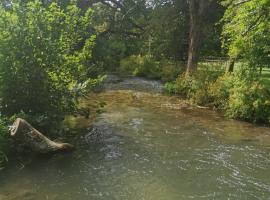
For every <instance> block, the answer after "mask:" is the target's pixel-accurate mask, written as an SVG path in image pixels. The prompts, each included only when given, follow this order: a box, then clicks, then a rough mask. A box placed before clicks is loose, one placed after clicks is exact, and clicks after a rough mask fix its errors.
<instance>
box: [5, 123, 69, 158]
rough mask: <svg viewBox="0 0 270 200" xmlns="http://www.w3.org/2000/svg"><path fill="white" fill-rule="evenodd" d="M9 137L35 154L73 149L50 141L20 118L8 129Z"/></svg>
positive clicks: (67, 145)
mask: <svg viewBox="0 0 270 200" xmlns="http://www.w3.org/2000/svg"><path fill="white" fill-rule="evenodd" d="M10 135H11V136H12V137H13V138H14V139H15V140H16V141H18V142H19V143H20V144H21V145H23V146H26V147H28V148H30V149H31V150H32V151H34V152H36V153H49V152H54V151H61V150H71V149H73V148H74V146H73V145H71V144H68V143H58V142H54V141H52V140H50V139H49V138H47V137H46V136H45V135H43V134H42V133H40V132H39V131H38V130H36V129H35V128H34V127H33V126H31V125H30V124H29V123H28V122H27V121H26V120H24V119H21V118H17V119H16V120H15V122H14V123H13V125H12V126H11V127H10Z"/></svg>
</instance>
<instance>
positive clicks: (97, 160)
mask: <svg viewBox="0 0 270 200" xmlns="http://www.w3.org/2000/svg"><path fill="white" fill-rule="evenodd" d="M109 78H110V79H112V80H113V81H108V82H107V83H105V85H104V88H103V89H104V90H103V91H102V92H99V93H92V94H90V95H89V98H88V99H87V100H83V101H82V105H83V106H85V107H91V106H92V105H94V104H97V102H103V103H104V105H105V106H104V109H103V110H102V112H101V113H99V114H97V115H96V116H95V120H93V119H94V118H90V119H83V118H80V117H77V118H73V117H68V118H67V120H66V123H67V124H69V126H70V128H71V130H73V132H72V134H73V135H75V136H73V137H72V138H73V143H74V144H75V146H76V150H75V151H74V152H72V153H69V154H65V153H64V154H63V153H61V154H52V155H48V156H37V157H36V158H35V159H34V160H33V161H32V162H31V163H29V164H27V165H25V166H24V167H22V166H19V165H14V167H10V168H9V169H7V170H6V171H4V172H3V173H2V174H1V175H0V178H1V180H0V200H11V199H19V200H23V199H28V200H29V199H40V200H43V199H44V200H46V199H52V200H74V199H80V200H86V199H87V200H88V199H104V200H107V199H108V200H121V199H123V200H127V199H128V200H181V199H183V200H186V199H224V200H225V199H239V200H241V199H267V198H270V170H269V166H270V149H269V147H270V129H269V128H266V127H256V126H253V125H251V124H248V123H242V122H237V121H233V120H226V119H224V118H223V117H222V116H220V115H219V114H217V113H215V112H212V111H210V110H205V109H198V108H195V107H192V106H190V105H188V104H187V103H185V102H184V101H183V100H179V99H178V98H176V97H168V96H165V95H162V94H161V93H160V92H161V91H162V86H161V84H160V83H159V82H156V81H146V80H143V79H138V78H129V79H127V80H125V79H124V80H120V79H117V77H109ZM90 125H91V126H90Z"/></svg>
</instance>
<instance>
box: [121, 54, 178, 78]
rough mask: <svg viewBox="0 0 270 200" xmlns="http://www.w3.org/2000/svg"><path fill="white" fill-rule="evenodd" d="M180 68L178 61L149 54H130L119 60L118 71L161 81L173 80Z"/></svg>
mask: <svg viewBox="0 0 270 200" xmlns="http://www.w3.org/2000/svg"><path fill="white" fill-rule="evenodd" d="M181 70H182V65H181V64H180V63H179V62H172V61H170V60H166V59H163V60H161V61H156V60H154V58H153V57H150V56H140V55H139V56H130V57H127V58H125V59H123V60H121V62H120V68H119V71H120V72H121V73H130V74H132V75H135V76H141V77H146V78H150V79H160V80H162V81H163V82H166V81H172V80H174V79H175V78H176V77H177V75H178V74H179V73H180V71H181Z"/></svg>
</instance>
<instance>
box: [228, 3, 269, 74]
mask: <svg viewBox="0 0 270 200" xmlns="http://www.w3.org/2000/svg"><path fill="white" fill-rule="evenodd" d="M223 5H225V6H226V7H227V9H226V12H225V15H224V17H223V22H224V23H225V25H224V27H223V43H224V47H225V48H227V49H228V54H229V56H230V58H231V60H232V62H231V63H232V65H231V67H230V68H229V71H233V63H234V61H235V60H236V59H237V58H240V59H242V63H246V64H247V65H249V66H250V67H252V68H255V67H260V68H262V67H264V66H265V67H267V66H269V63H270V57H269V55H270V1H269V0H242V1H238V0H237V1H236V0H232V1H223Z"/></svg>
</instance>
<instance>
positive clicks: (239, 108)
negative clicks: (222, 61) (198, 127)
mask: <svg viewBox="0 0 270 200" xmlns="http://www.w3.org/2000/svg"><path fill="white" fill-rule="evenodd" d="M166 88H167V91H168V92H170V93H174V94H180V95H183V96H185V97H187V98H188V99H190V100H191V102H192V103H194V104H197V105H206V106H210V107H212V108H215V109H218V110H221V111H223V112H224V113H225V115H226V116H228V117H230V118H234V119H240V120H245V121H250V122H259V123H270V90H269V88H266V87H265V85H264V84H262V82H261V79H260V76H259V74H258V72H256V71H252V70H250V69H249V68H247V67H241V68H239V69H238V70H236V71H235V73H222V72H217V71H215V72H213V71H211V70H199V72H198V73H196V74H194V75H191V76H188V77H185V76H180V77H178V78H177V79H176V81H175V82H173V83H167V84H166Z"/></svg>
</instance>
